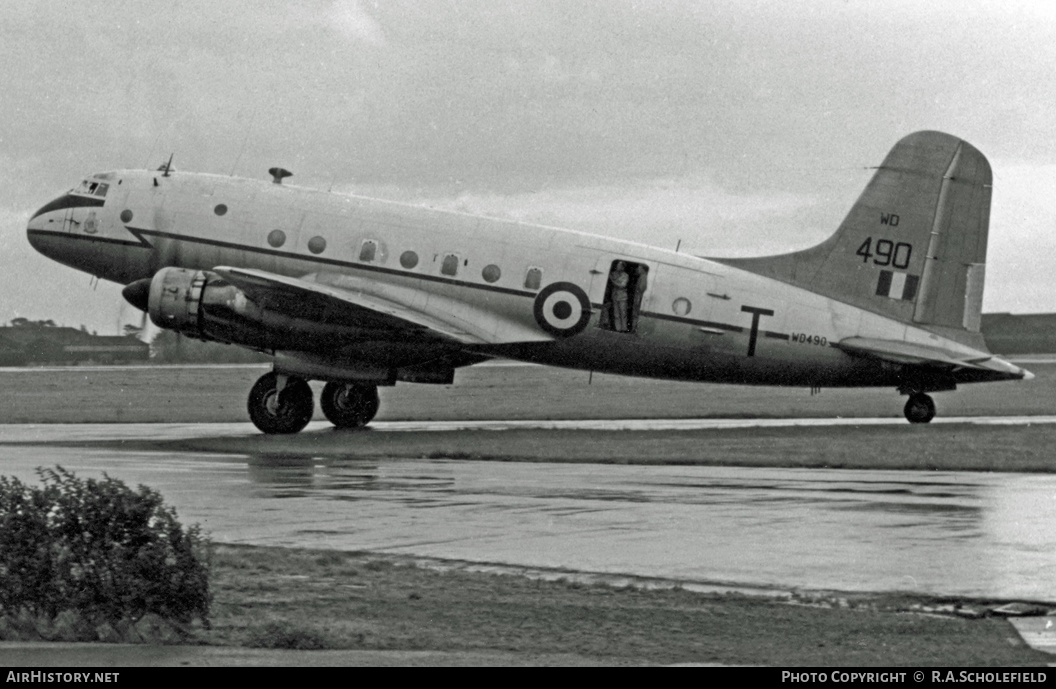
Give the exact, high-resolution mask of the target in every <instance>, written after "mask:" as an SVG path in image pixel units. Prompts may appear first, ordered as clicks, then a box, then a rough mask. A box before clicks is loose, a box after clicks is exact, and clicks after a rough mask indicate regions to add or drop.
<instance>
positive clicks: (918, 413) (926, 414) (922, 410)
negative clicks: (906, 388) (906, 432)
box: [903, 392, 935, 423]
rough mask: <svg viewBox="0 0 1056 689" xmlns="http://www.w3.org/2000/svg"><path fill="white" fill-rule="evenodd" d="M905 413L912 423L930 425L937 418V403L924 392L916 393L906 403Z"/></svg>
mask: <svg viewBox="0 0 1056 689" xmlns="http://www.w3.org/2000/svg"><path fill="white" fill-rule="evenodd" d="M903 413H905V415H906V419H907V420H908V421H909V422H910V423H928V422H930V421H931V420H932V419H934V418H935V402H934V400H932V399H931V397H929V396H928V395H925V394H924V393H922V392H915V393H913V394H912V395H910V396H909V400H907V401H906V406H905V409H903Z"/></svg>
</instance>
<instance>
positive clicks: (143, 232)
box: [31, 199, 789, 340]
mask: <svg viewBox="0 0 1056 689" xmlns="http://www.w3.org/2000/svg"><path fill="white" fill-rule="evenodd" d="M83 200H86V201H87V200H88V199H83ZM92 205H102V202H101V201H100V202H99V203H98V204H92ZM125 229H126V230H128V231H129V232H130V233H131V234H132V236H134V237H135V238H136V239H138V240H139V242H138V243H137V242H129V241H124V240H119V239H105V238H102V237H92V236H85V235H71V234H69V233H65V232H62V233H58V232H49V231H47V230H31V231H32V232H35V233H37V234H42V235H54V236H57V237H62V238H64V239H79V240H85V241H95V242H106V243H113V244H124V245H130V246H138V247H143V248H146V249H153V248H154V247H153V245H151V244H150V242H148V241H147V240H146V237H158V238H162V239H173V240H177V241H182V242H189V243H192V244H205V245H208V246H216V247H221V248H225V249H236V250H238V251H248V252H251V253H258V254H268V255H271V256H281V257H283V258H290V259H296V260H299V261H308V262H310V263H323V264H326V265H333V266H341V267H345V268H354V269H357V270H364V271H368V272H376V273H386V274H391V275H400V276H404V277H413V278H415V279H418V280H425V281H428V282H443V283H448V284H453V285H461V286H464V287H470V288H473V289H481V290H485V291H488V292H498V293H502V294H511V295H514V296H519V297H532V298H535V296H536V292H532V291H528V290H519V289H511V288H509V287H496V286H493V285H479V284H477V283H474V282H468V281H466V280H452V279H451V278H445V277H440V276H437V275H425V274H422V273H414V272H411V271H406V270H395V269H393V268H383V267H381V266H373V265H367V264H363V263H353V262H350V261H342V260H339V259H334V258H323V257H322V256H304V255H301V254H295V253H292V252H289V251H279V250H276V249H265V248H263V247H255V246H246V245H245V244H236V243H234V242H225V241H221V240H217V239H205V238H202V237H188V236H186V235H179V234H174V233H170V232H158V231H157V230H148V229H145V228H140V227H133V226H131V225H125ZM590 305H591V306H593V307H594V308H596V309H600V308H602V304H590ZM763 311H767V312H768V314H772V313H773V312H772V311H768V310H766V309H763ZM642 317H643V318H656V319H659V320H664V321H674V322H675V323H685V324H687V325H696V326H699V327H705V328H717V329H719V330H725V331H727V332H731V333H743V332H744V331H745V328H744V327H742V326H739V325H730V324H728V323H717V322H715V321H698V320H695V319H692V318H682V317H680V316H668V315H666V314H660V313H652V312H643V313H642ZM762 332H763V336H764V337H773V338H776V339H780V340H787V339H788V337H789V336H788V335H787V334H785V333H774V332H769V331H762Z"/></svg>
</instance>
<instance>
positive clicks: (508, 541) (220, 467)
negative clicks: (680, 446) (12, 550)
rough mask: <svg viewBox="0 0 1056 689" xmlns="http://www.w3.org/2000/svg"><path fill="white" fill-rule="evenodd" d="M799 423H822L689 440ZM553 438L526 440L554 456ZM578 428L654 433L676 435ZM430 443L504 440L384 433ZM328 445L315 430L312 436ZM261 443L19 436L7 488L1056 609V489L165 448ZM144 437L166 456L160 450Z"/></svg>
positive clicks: (605, 562)
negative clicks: (144, 495) (135, 498)
mask: <svg viewBox="0 0 1056 689" xmlns="http://www.w3.org/2000/svg"><path fill="white" fill-rule="evenodd" d="M891 421H892V420H890V419H881V420H862V419H857V420H855V423H857V424H862V423H863V422H864V423H866V424H868V423H877V424H881V423H889V422H891ZM974 421H975V422H976V423H998V422H999V423H1002V424H1010V423H1022V424H1024V428H1025V431H1024V432H1028V426H1027V424H1030V425H1036V424H1039V423H1043V424H1051V423H1053V422H1054V419H1052V417H1046V418H1044V419H1041V418H1039V417H1029V418H1028V419H1024V420H1017V419H1014V418H1011V417H1002V418H999V419H996V418H995V419H975V420H974ZM800 422H803V423H810V424H815V425H816V424H819V423H821V421H820V420H818V419H813V420H809V421H804V420H796V419H782V420H761V421H753V422H750V421H747V420H736V421H733V420H725V421H724V420H703V421H699V422H695V421H693V420H678V421H677V425H678V427H685V426H686V425H692V424H703V427H708V426H709V424H729V423H736V424H738V427H743V426H751V425H759V424H772V423H800ZM554 423H556V422H535V423H527V422H526V423H523V424H520V425H518V427H519V428H520V429H521V430H525V429H528V430H531V429H535V432H536V433H538V436H539V437H538V442H539V443H550V442H553V439H552V437H549V436H548V429H550V428H552V426H553V424H554ZM562 423H563V424H564V426H563V427H568V425H572V426H573V427H577V425H584V426H589V427H591V428H599V427H600V428H605V427H608V426H606V424H608V425H609V426H611V427H613V428H625V427H626V426H627V424H629V423H630V424H631V426H632V427H635V428H637V427H641V428H643V429H644V428H654V427H655V428H665V427H667V425H666V424H671V423H675V422H672V421H664V420H659V421H655V422H649V421H644V420H637V421H634V422H633V423H632V422H621V421H613V422H599V421H590V420H587V421H576V422H573V421H567V422H562ZM830 423H831V422H830ZM903 424H904V422H903ZM419 427H420V428H422V429H430V430H438V429H445V428H446V429H447V430H449V431H450V432H472V430H470V429H473V428H501V427H506V425H503V424H498V425H497V426H496V425H492V424H479V425H475V424H473V423H471V422H447V423H442V422H427V423H426V422H406V423H380V422H379V423H378V424H377V430H379V431H381V432H386V431H404V432H408V431H410V432H413V431H414V429H416V428H419ZM723 427H728V426H723ZM325 432H326V431H325V425H324V424H320V423H313V424H312V425H311V426H310V427H309V429H308V430H307V431H306V435H307V436H308V437H309V438H310V437H311V436H312V435H313V434H316V435H317V436H318V437H324V434H325ZM243 437H244V438H246V439H247V442H249V441H252V440H253V439H255V438H258V437H259V434H257V433H256V432H255V431H254V429H252V427H251V426H250V425H249V424H244V423H243V424H106V425H90V424H85V425H65V424H55V425H6V426H0V453H2V455H3V457H4V459H3V469H4V473H5V474H7V475H13V476H16V477H18V478H21V479H22V480H24V481H35V480H36V476H35V473H34V470H35V468H36V467H38V466H54V465H56V464H60V465H62V466H64V467H65V468H67V469H70V470H72V471H74V472H75V473H77V474H78V475H80V476H85V477H91V476H101V475H102V474H103V473H104V472H105V473H107V474H109V475H110V476H113V477H115V478H119V479H121V480H124V481H125V482H127V483H129V484H130V485H137V484H145V485H149V486H151V487H153V488H155V489H157V490H159V491H160V492H161V494H162V495H164V496H165V499H166V501H167V502H168V503H169V504H171V505H173V506H175V507H176V509H177V511H178V512H179V515H180V518H181V520H182V521H184V522H185V523H188V522H190V523H195V522H197V523H200V524H201V525H202V527H203V528H204V530H205V531H207V532H208V533H209V534H210V535H211V537H212V538H213V539H215V540H217V541H220V542H229V543H246V544H259V545H279V546H290V547H313V548H334V549H341V550H369V551H377V552H387V553H394V554H400V555H411V556H421V557H425V558H435V559H438V560H449V561H458V562H468V563H480V564H488V565H497V566H514V567H529V568H538V569H542V570H562V571H574V572H588V573H597V574H605V575H627V576H637V577H651V578H658V579H665V580H678V581H683V582H688V583H696V584H700V585H706V586H719V587H722V586H727V587H734V588H742V589H759V590H771V589H775V588H776V589H782V590H805V591H827V590H834V591H861V592H865V591H874V592H875V591H910V592H916V593H933V594H940V595H961V596H969V597H984V598H1015V599H1028V600H1035V601H1056V580H1053V578H1052V577H1050V576H1048V574H1047V573H1048V572H1051V571H1053V569H1054V567H1056V529H1053V526H1054V525H1056V476H1054V475H1039V474H1023V473H1000V472H991V473H983V472H959V471H932V472H907V471H874V470H862V469H857V470H841V469H791V468H756V467H714V466H656V465H652V466H643V465H599V464H589V463H585V464H560V463H558V464H554V463H535V462H515V463H511V462H497V461H479V460H476V459H472V460H467V459H457V458H456V459H428V458H413V457H390V458H384V457H382V458H378V457H373V458H370V459H359V458H347V457H340V456H324V455H322V454H315V453H314V452H313V449H312V448H313V445H312V443H308V442H306V443H305V445H304V448H305V449H304V451H303V452H301V453H297V452H292V453H290V452H286V453H284V454H283V455H282V456H260V455H253V454H242V453H238V452H232V451H231V450H230V449H228V450H227V451H224V452H208V451H202V450H201V449H199V450H197V451H180V450H175V449H172V445H171V443H170V444H166V442H164V441H172V440H195V439H198V440H201V439H203V438H206V439H208V438H221V439H223V438H227V439H232V438H234V439H238V438H243ZM143 438H151V439H153V440H154V441H157V444H156V445H153V446H152V445H150V444H149V443H148V444H147V445H146V446H145V445H144V443H143V442H142V439H143ZM132 440H137V441H138V442H137V443H131V441H132ZM125 441H129V444H130V447H129V448H128V449H122V443H123V442H125ZM345 441H346V442H350V441H351V440H349V439H348V438H347V437H346V438H345ZM100 443H102V444H100ZM225 447H227V448H230V445H227V446H225Z"/></svg>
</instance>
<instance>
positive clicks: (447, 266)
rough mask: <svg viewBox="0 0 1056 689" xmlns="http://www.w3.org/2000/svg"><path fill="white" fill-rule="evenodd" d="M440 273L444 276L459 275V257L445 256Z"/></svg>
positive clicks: (453, 255)
mask: <svg viewBox="0 0 1056 689" xmlns="http://www.w3.org/2000/svg"><path fill="white" fill-rule="evenodd" d="M440 272H441V273H443V274H444V275H458V256H456V255H455V254H448V255H447V256H444V261H443V263H441V264H440Z"/></svg>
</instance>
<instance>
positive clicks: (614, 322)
mask: <svg viewBox="0 0 1056 689" xmlns="http://www.w3.org/2000/svg"><path fill="white" fill-rule="evenodd" d="M648 283H649V266H647V265H645V264H644V263H634V262H633V261H624V260H618V261H613V262H612V265H611V266H610V268H609V279H608V280H606V282H605V298H604V299H603V300H602V307H601V318H600V319H599V321H598V327H599V328H601V329H602V330H611V331H612V332H616V333H635V332H638V317H639V316H640V315H641V311H642V298H643V297H644V295H645V290H646V287H647V286H648Z"/></svg>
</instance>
